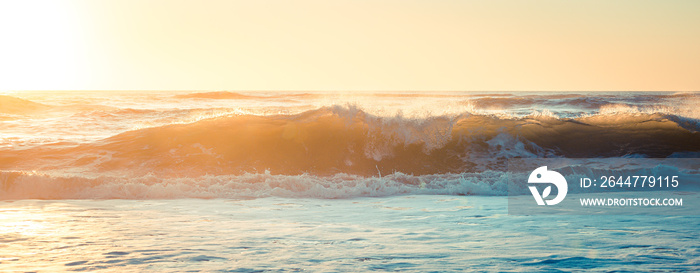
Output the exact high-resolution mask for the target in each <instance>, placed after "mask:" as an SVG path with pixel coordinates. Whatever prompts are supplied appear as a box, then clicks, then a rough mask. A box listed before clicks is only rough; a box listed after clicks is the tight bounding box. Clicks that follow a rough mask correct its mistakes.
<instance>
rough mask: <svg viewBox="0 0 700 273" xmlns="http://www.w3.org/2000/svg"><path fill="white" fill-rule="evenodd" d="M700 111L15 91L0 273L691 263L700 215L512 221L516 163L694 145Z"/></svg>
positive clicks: (671, 268)
mask: <svg viewBox="0 0 700 273" xmlns="http://www.w3.org/2000/svg"><path fill="white" fill-rule="evenodd" d="M698 106H700V93H692V92H691V93H675V92H594V93H586V92H498V93H493V92H442V93H441V92H422V93H421V92H394V93H386V92H385V93H340V92H240V93H233V92H185V91H177V92H175V91H173V92H164V91H163V92H133V91H129V92H116V91H113V92H83V91H81V92H69V91H66V92H48V91H47V92H15V93H6V94H3V95H0V200H1V201H0V202H1V203H0V227H1V228H0V271H18V272H20V271H67V270H75V271H125V270H129V271H188V270H196V271H198V270H201V271H233V272H256V271H312V272H315V271H332V272H335V271H397V270H400V271H418V272H425V271H462V270H472V271H506V272H532V271H554V272H556V271H586V272H588V271H599V272H611V271H616V272H625V271H628V272H638V271H662V272H675V271H697V270H700V255H699V253H698V246H699V243H698V242H700V241H699V240H698V239H699V238H698V237H699V236H700V230H698V228H697V227H698V226H700V225H699V224H700V217H698V216H694V215H684V216H672V215H665V216H664V215H661V216H643V215H636V216H635V215H551V216H547V215H536V216H517V215H509V214H508V205H507V203H508V198H507V197H506V195H508V187H507V179H508V166H507V165H508V161H509V160H511V159H514V158H555V159H556V158H559V159H569V158H617V159H620V160H625V159H627V158H635V159H636V158H699V157H700V133H698V129H699V128H700V112H699V111H698V109H700V107H698ZM698 168H700V166H698ZM698 168H695V167H693V166H691V167H690V168H689V170H690V171H691V172H692V171H693V170H697V169H698ZM695 177H697V176H695ZM689 183H691V184H693V183H694V184H697V185H695V186H700V181H690V182H689ZM523 194H526V192H523ZM687 194H689V195H693V194H695V193H692V192H690V193H687ZM695 198H696V197H695ZM696 199H697V198H696Z"/></svg>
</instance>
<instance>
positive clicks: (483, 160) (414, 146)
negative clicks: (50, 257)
mask: <svg viewBox="0 0 700 273" xmlns="http://www.w3.org/2000/svg"><path fill="white" fill-rule="evenodd" d="M698 124H699V123H698V121H697V120H695V119H689V118H683V117H679V116H675V115H670V114H661V113H656V114H646V113H618V112H616V113H615V114H611V115H607V114H600V115H592V116H584V117H580V118H575V119H566V118H557V117H554V116H551V115H546V114H539V115H538V114H533V115H530V116H527V117H518V118H505V117H498V116H494V115H475V114H469V113H464V114H461V115H455V116H434V117H428V118H404V117H401V116H397V117H379V116H374V115H371V114H368V113H366V112H364V111H362V110H360V109H358V108H356V107H353V106H332V107H322V108H319V109H316V110H312V111H307V112H303V113H301V114H292V115H270V116H257V115H244V114H240V115H228V116H222V117H217V118H211V119H205V120H199V121H196V122H193V123H188V124H171V125H166V126H160V127H152V128H146V129H139V130H134V131H129V132H125V133H121V134H118V135H116V136H113V137H110V138H107V139H103V140H100V141H97V142H93V143H87V144H81V145H78V146H75V147H65V146H60V145H44V146H40V147H35V148H29V149H23V150H21V149H18V150H3V151H2V152H1V153H0V169H6V170H7V169H10V170H12V169H18V170H27V169H29V170H55V169H62V170H71V169H75V170H90V171H95V172H108V171H122V170H129V171H130V172H132V173H135V174H139V175H143V174H146V173H158V174H161V175H165V176H167V177H182V176H186V177H196V176H201V175H206V174H213V175H240V174H244V173H261V172H263V171H266V170H267V171H270V172H271V173H273V174H284V175H300V174H311V175H320V176H328V175H333V174H338V173H345V174H352V175H360V176H373V175H376V174H378V173H382V174H389V173H398V172H400V173H405V174H412V175H428V174H445V173H465V172H481V171H485V170H503V168H504V162H505V161H506V160H507V159H509V158H522V157H525V158H541V157H566V158H590V157H653V158H660V157H695V156H697V155H698V154H699V153H700V133H699V132H698V128H700V126H698Z"/></svg>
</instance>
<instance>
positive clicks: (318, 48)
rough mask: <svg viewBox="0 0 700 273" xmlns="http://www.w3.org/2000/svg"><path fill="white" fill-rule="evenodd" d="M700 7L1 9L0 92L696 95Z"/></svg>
mask: <svg viewBox="0 0 700 273" xmlns="http://www.w3.org/2000/svg"><path fill="white" fill-rule="evenodd" d="M699 12H700V1H692V0H691V1H673V0H667V1H644V0H639V1H636V0H635V1H607V0H602V1H601V0H590V1H519V0H511V1H503V0H496V1H467V0H437V1H436V0H331V1H328V0H299V1H282V0H246V1H237V0H205V1H194V0H103V1H94V0H65V1H61V0H46V1H43V0H16V1H15V0H0V91H13V90H251V91H252V90H328V91H330V90H341V91H343V90H348V91H349V90H359V91H371V90H377V91H404V90H406V91H429V90H437V91H470V90H479V91H481V90H483V91H491V90H499V91H500V90H514V91H517V90H542V91H546V90H561V91H566V90H668V91H692V90H700V76H698V75H700V50H698V48H700V34H699V33H700V16H698V14H699Z"/></svg>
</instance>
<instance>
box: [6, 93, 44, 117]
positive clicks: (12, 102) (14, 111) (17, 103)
mask: <svg viewBox="0 0 700 273" xmlns="http://www.w3.org/2000/svg"><path fill="white" fill-rule="evenodd" d="M50 107H51V106H48V105H45V104H41V103H37V102H33V101H29V100H25V99H20V98H16V97H11V96H5V95H0V114H11V115H22V114H31V113H34V112H37V111H41V110H46V109H49V108H50ZM6 117H8V116H6ZM0 119H2V117H0Z"/></svg>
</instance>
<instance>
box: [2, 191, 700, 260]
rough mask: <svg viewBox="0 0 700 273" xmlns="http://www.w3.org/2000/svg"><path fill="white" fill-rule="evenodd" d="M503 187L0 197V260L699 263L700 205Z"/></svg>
mask: <svg viewBox="0 0 700 273" xmlns="http://www.w3.org/2000/svg"><path fill="white" fill-rule="evenodd" d="M506 203H507V201H506V198H505V197H484V196H441V195H408V196H393V197H382V198H351V199H306V198H276V197H273V198H259V199H250V200H230V199H209V200H206V199H172V200H54V201H48V200H47V201H41V200H21V201H4V202H2V203H0V211H1V212H2V213H1V214H0V226H2V227H3V228H2V229H1V230H0V243H1V244H0V253H2V255H0V257H2V258H1V259H0V271H7V272H13V271H18V272H19V271H90V272H95V271H96V272H122V271H153V272H175V271H177V272H183V271H190V270H192V271H208V272H266V271H271V272H275V271H291V272H297V271H308V272H337V271H409V272H429V271H500V272H534V271H544V272H559V271H565V272H612V271H614V272H639V271H655V272H678V271H697V270H700V251H698V247H699V246H700V231H699V230H698V228H697V227H698V225H699V224H700V217H696V216H683V217H675V216H610V215H607V216H606V215H602V216H563V215H557V216H511V215H508V214H507V204H506Z"/></svg>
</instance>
